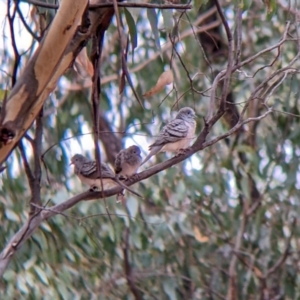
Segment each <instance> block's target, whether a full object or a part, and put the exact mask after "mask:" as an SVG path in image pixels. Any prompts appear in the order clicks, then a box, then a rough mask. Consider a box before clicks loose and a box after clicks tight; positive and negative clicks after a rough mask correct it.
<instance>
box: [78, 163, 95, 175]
mask: <svg viewBox="0 0 300 300" xmlns="http://www.w3.org/2000/svg"><path fill="white" fill-rule="evenodd" d="M80 173H81V174H82V175H83V176H85V177H91V176H92V175H93V173H97V163H96V161H92V160H90V161H86V162H84V163H83V164H82V167H81V168H80Z"/></svg>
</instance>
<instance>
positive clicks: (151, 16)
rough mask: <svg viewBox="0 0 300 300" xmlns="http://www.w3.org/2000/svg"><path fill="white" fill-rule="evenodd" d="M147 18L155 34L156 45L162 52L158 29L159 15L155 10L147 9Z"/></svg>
mask: <svg viewBox="0 0 300 300" xmlns="http://www.w3.org/2000/svg"><path fill="white" fill-rule="evenodd" d="M147 16H148V19H149V22H150V25H151V29H152V32H153V34H154V39H155V44H156V47H157V49H158V50H159V51H161V47H160V42H159V34H158V27H157V14H156V11H155V9H154V8H149V9H147Z"/></svg>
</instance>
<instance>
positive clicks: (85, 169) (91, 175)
mask: <svg viewBox="0 0 300 300" xmlns="http://www.w3.org/2000/svg"><path fill="white" fill-rule="evenodd" d="M72 164H73V165H74V166H75V167H74V170H75V174H76V175H77V176H78V178H79V179H80V181H81V182H83V183H84V184H86V185H89V186H90V188H91V190H94V189H95V187H97V188H100V189H102V186H103V190H106V189H109V188H112V187H114V186H116V184H117V185H119V186H121V187H122V188H124V189H126V190H128V191H130V192H131V193H133V194H135V195H137V196H138V197H141V198H142V196H141V195H139V194H138V193H137V192H135V191H134V190H132V189H131V188H129V187H128V186H126V185H125V184H123V183H122V182H120V180H118V179H117V178H116V176H115V174H114V172H113V171H112V170H111V169H110V168H109V166H107V165H106V164H103V163H101V172H98V170H97V162H96V161H95V160H90V159H88V158H86V157H84V156H83V155H81V154H75V155H74V156H73V157H72V158H71V163H70V165H72Z"/></svg>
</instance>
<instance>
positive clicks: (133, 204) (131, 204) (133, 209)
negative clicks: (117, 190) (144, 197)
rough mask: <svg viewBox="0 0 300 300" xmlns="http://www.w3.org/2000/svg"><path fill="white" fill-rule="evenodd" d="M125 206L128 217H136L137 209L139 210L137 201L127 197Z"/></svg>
mask: <svg viewBox="0 0 300 300" xmlns="http://www.w3.org/2000/svg"><path fill="white" fill-rule="evenodd" d="M126 206H127V208H128V210H129V213H130V216H131V217H136V215H137V212H138V209H139V202H138V200H137V199H136V198H134V197H128V199H127V200H126Z"/></svg>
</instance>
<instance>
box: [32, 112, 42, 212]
mask: <svg viewBox="0 0 300 300" xmlns="http://www.w3.org/2000/svg"><path fill="white" fill-rule="evenodd" d="M42 139H43V108H42V109H41V111H40V113H39V115H38V117H37V118H36V121H35V137H34V140H33V155H34V182H33V187H32V191H31V193H32V198H31V200H30V203H34V204H38V205H42V201H41V185H40V184H41V176H42V169H41V161H40V159H41V155H42ZM36 211H37V210H36V209H35V207H33V206H31V207H30V212H29V215H32V214H34V213H36Z"/></svg>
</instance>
